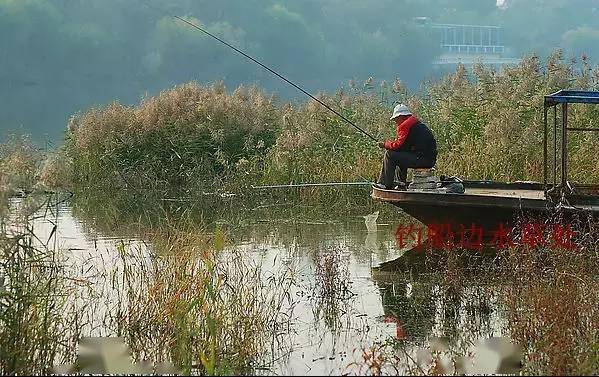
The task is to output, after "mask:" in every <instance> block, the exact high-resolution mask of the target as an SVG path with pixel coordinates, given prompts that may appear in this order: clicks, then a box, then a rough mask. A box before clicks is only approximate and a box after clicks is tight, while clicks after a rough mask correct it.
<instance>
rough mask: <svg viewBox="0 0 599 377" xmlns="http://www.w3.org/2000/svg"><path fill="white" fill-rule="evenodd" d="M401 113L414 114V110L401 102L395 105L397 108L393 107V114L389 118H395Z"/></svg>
mask: <svg viewBox="0 0 599 377" xmlns="http://www.w3.org/2000/svg"><path fill="white" fill-rule="evenodd" d="M401 115H412V112H411V111H410V110H409V109H408V107H407V106H406V105H404V104H403V103H400V104H399V105H397V106H395V108H394V109H393V115H391V118H389V119H391V120H393V119H395V118H397V117H398V116H401Z"/></svg>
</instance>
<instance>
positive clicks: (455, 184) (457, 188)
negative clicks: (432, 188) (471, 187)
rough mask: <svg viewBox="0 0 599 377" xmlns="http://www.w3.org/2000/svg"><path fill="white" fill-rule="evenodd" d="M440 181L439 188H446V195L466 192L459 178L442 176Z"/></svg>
mask: <svg viewBox="0 0 599 377" xmlns="http://www.w3.org/2000/svg"><path fill="white" fill-rule="evenodd" d="M440 181H441V182H439V187H440V188H445V192H446V193H450V194H463V193H464V192H465V191H466V190H465V189H464V183H463V182H462V180H461V179H459V178H458V177H446V176H444V175H442V176H441V177H440Z"/></svg>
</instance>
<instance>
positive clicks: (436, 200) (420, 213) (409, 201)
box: [371, 181, 599, 229]
mask: <svg viewBox="0 0 599 377" xmlns="http://www.w3.org/2000/svg"><path fill="white" fill-rule="evenodd" d="M464 186H465V189H466V191H465V193H464V194H447V193H437V192H418V191H398V190H385V189H379V188H376V187H373V191H372V195H371V196H372V198H373V199H375V200H379V201H383V202H387V203H390V204H393V205H395V206H397V207H399V208H401V209H402V210H403V211H404V212H405V213H407V214H408V215H410V216H412V217H414V218H415V219H417V220H419V221H420V222H422V223H424V224H426V225H428V224H452V225H454V226H459V225H463V226H471V225H472V224H475V225H477V226H480V227H483V228H485V229H496V228H497V227H498V226H499V224H504V225H505V226H512V225H513V224H514V222H515V220H516V219H517V218H518V217H522V216H525V217H530V218H547V217H548V216H551V215H552V214H554V213H555V206H554V205H552V203H551V202H550V201H548V200H546V199H545V196H544V191H543V189H542V187H541V185H540V184H538V183H499V182H486V181H466V182H464ZM596 201H597V199H596V198H595V199H594V201H590V202H589V200H588V199H587V200H586V201H580V200H579V201H578V203H579V204H581V207H576V206H565V207H562V209H563V210H564V211H562V212H563V213H566V214H567V215H572V214H574V213H579V212H581V211H580V210H582V212H585V210H586V212H588V213H591V214H597V213H599V203H596ZM595 204H597V205H595Z"/></svg>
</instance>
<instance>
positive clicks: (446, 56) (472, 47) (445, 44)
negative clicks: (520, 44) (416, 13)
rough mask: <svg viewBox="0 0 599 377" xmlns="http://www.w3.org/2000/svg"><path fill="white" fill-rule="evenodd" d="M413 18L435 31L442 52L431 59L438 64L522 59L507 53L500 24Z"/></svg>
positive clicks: (507, 62)
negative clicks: (487, 24) (436, 21)
mask: <svg viewBox="0 0 599 377" xmlns="http://www.w3.org/2000/svg"><path fill="white" fill-rule="evenodd" d="M414 21H415V22H416V23H418V24H420V25H423V26H426V27H430V28H432V29H433V30H435V31H436V33H435V35H437V36H438V38H439V42H440V45H441V52H442V54H441V56H439V58H438V59H437V60H436V61H435V62H434V64H435V65H436V66H438V67H443V66H455V65H457V64H459V63H461V64H464V65H465V66H472V65H473V64H476V63H479V62H481V63H483V64H485V65H494V66H496V67H501V66H503V65H515V64H518V63H519V62H520V61H521V59H518V58H512V57H509V56H506V55H507V54H506V48H505V46H504V45H503V43H502V40H501V27H499V26H486V25H463V24H438V23H433V22H430V19H429V18H427V17H418V18H416V19H414Z"/></svg>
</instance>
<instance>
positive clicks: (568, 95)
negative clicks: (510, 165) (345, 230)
mask: <svg viewBox="0 0 599 377" xmlns="http://www.w3.org/2000/svg"><path fill="white" fill-rule="evenodd" d="M569 104H587V105H588V104H599V92H591V91H573V90H560V91H558V92H556V93H553V94H550V95H547V96H545V97H544V106H543V107H544V117H543V119H544V120H543V123H544V124H543V126H544V128H543V146H544V150H543V182H542V183H541V182H530V181H527V182H511V183H506V182H494V181H468V180H466V181H464V182H463V185H464V193H459V194H458V193H445V192H440V191H438V190H410V189H408V190H403V191H400V190H387V189H380V188H377V187H374V186H373V190H372V194H371V196H372V198H373V199H375V200H379V201H382V202H386V203H390V204H393V205H395V206H397V207H399V208H401V209H402V210H403V211H404V212H405V213H407V214H409V215H410V216H412V217H414V218H416V219H417V220H419V221H420V222H422V223H424V224H432V223H437V224H454V225H457V224H462V225H467V226H469V225H470V224H476V225H478V226H480V227H484V228H488V227H496V226H497V225H498V224H505V225H506V226H509V225H511V224H513V223H514V222H515V221H516V219H517V218H520V217H522V216H531V217H533V218H539V217H546V216H549V215H553V214H555V213H559V214H560V215H564V216H565V217H567V218H571V217H573V216H579V215H589V216H597V215H599V185H588V184H587V185H583V184H576V183H574V182H570V181H569V180H568V154H567V148H568V132H572V131H579V132H593V131H599V128H593V127H587V128H582V127H570V126H568V106H569ZM558 108H559V109H558ZM550 113H552V114H550ZM558 113H559V115H561V116H560V118H561V122H558ZM549 115H553V124H552V126H553V131H552V132H551V130H550V126H551V125H549V124H548V116H549ZM549 123H550V122H549ZM550 134H551V135H552V143H551V144H549V143H548V142H549V138H550ZM558 146H559V147H558ZM558 152H559V156H558ZM549 169H551V172H552V174H549Z"/></svg>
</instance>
